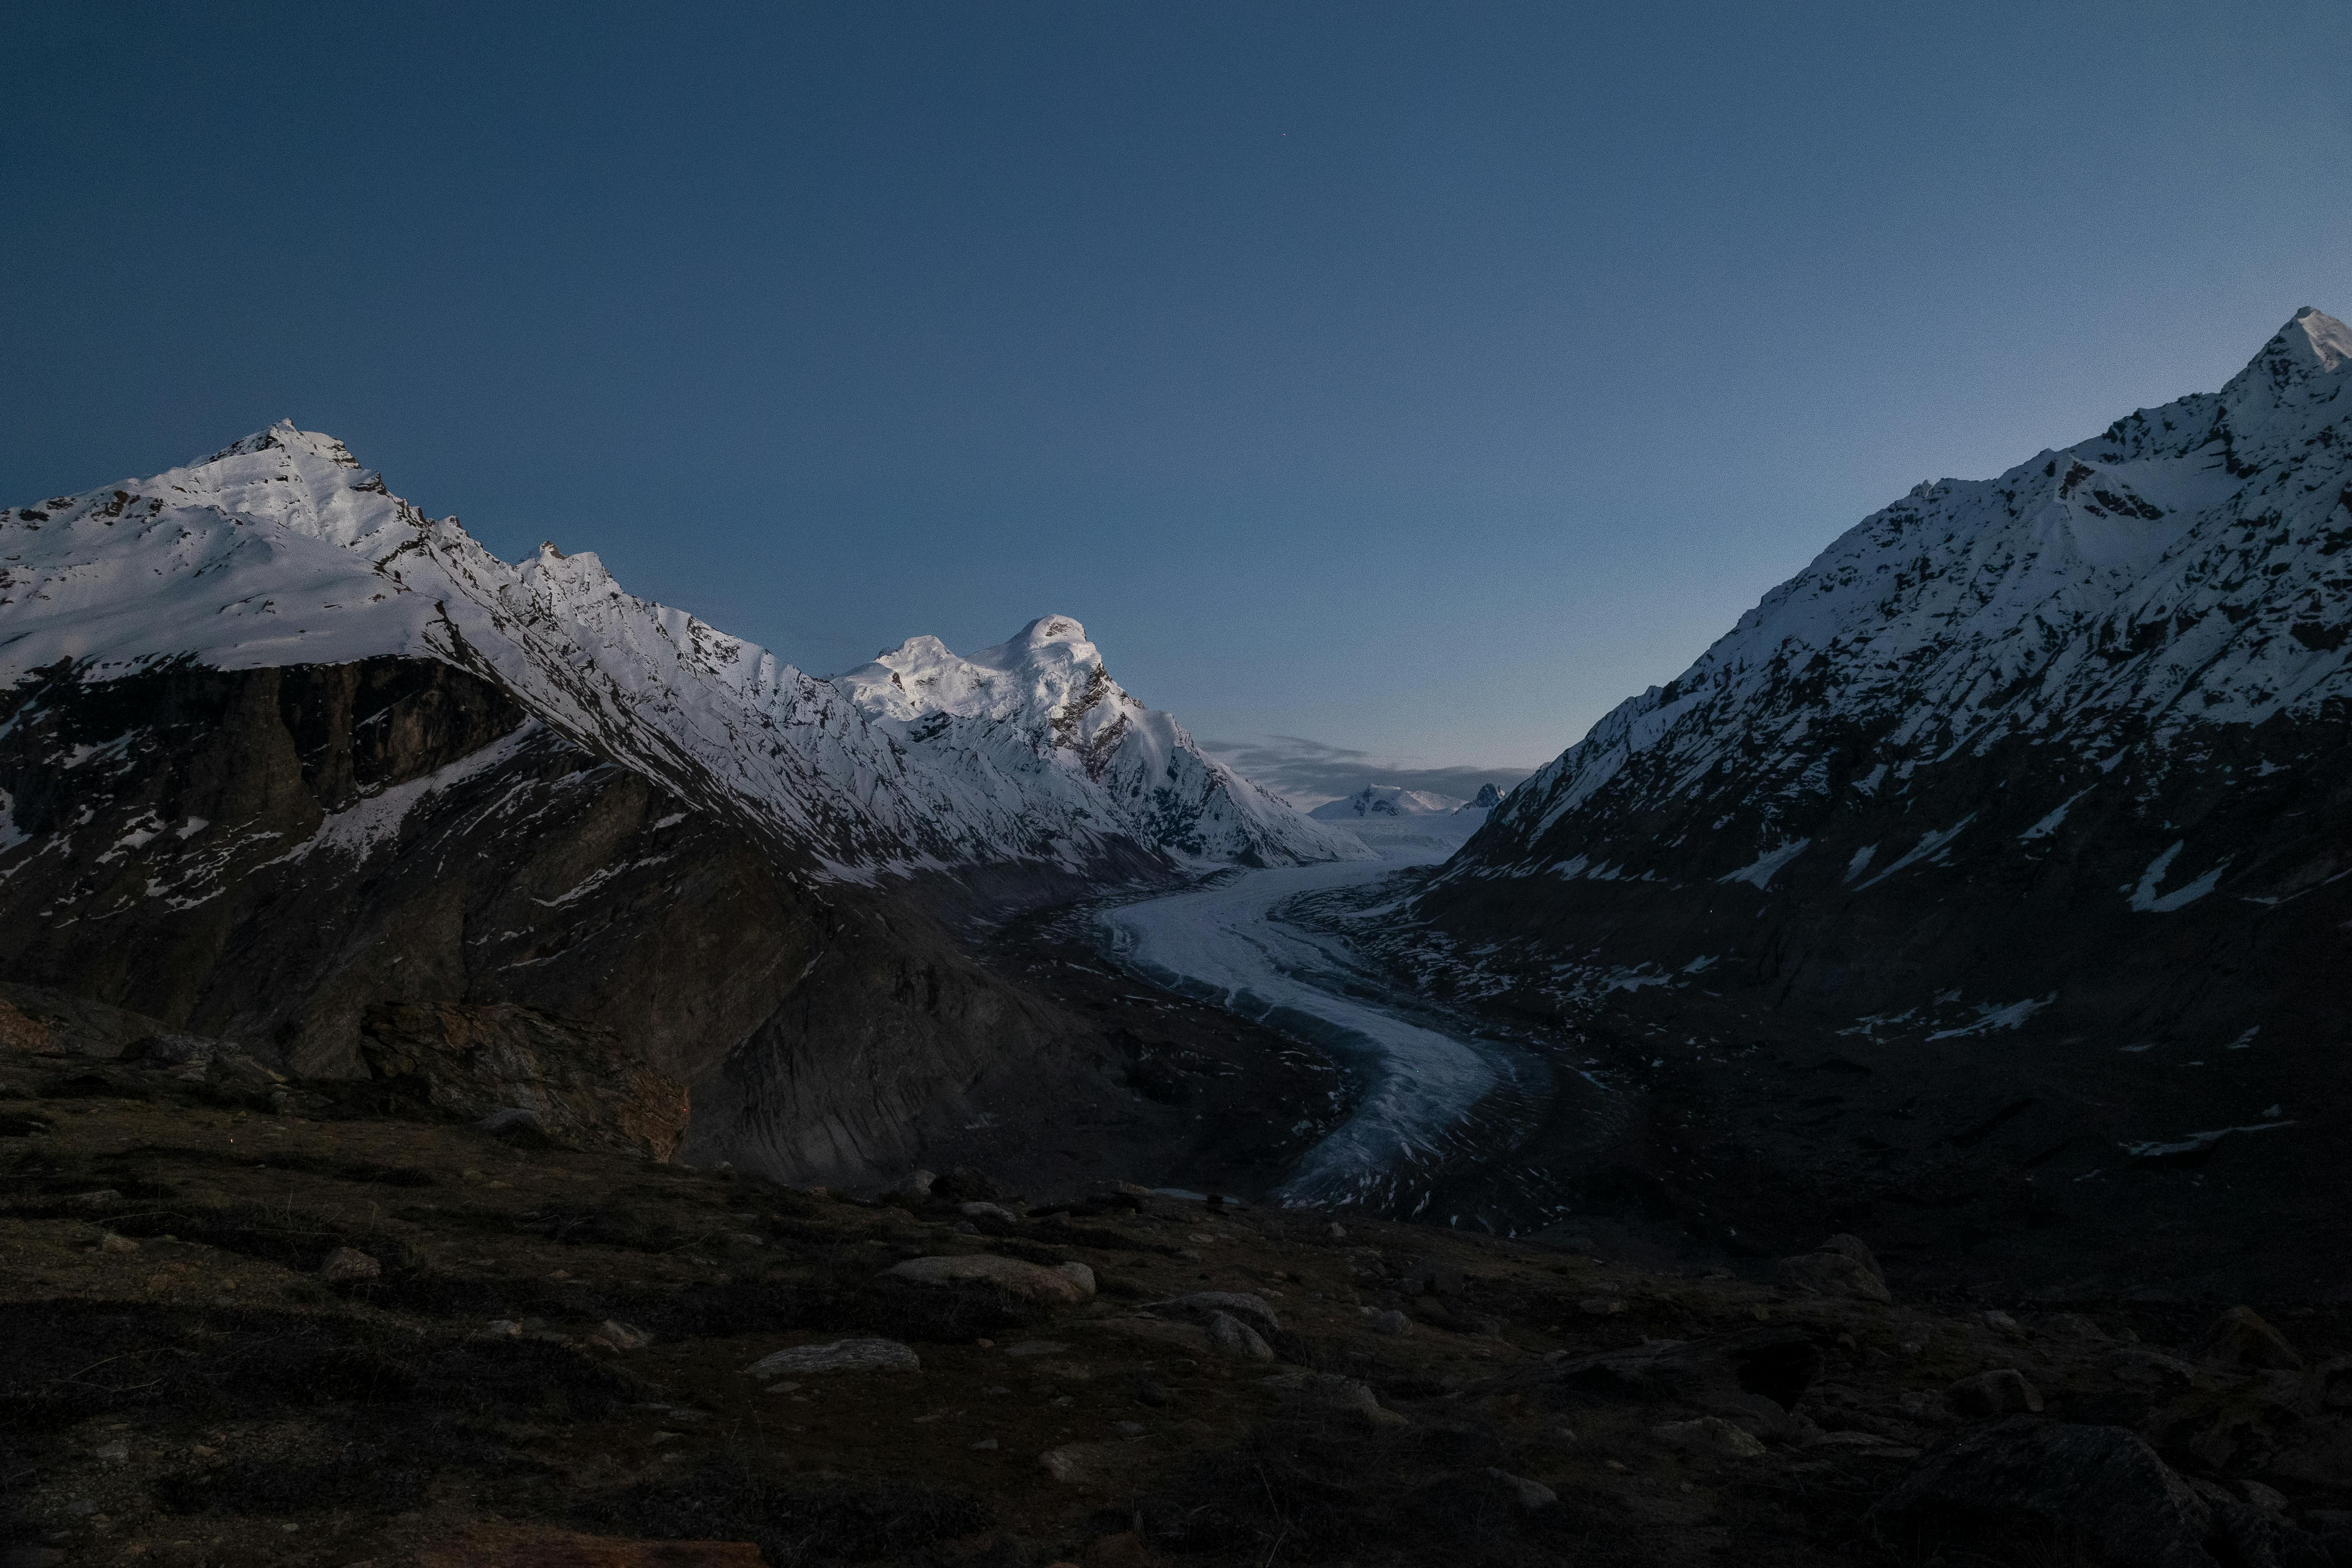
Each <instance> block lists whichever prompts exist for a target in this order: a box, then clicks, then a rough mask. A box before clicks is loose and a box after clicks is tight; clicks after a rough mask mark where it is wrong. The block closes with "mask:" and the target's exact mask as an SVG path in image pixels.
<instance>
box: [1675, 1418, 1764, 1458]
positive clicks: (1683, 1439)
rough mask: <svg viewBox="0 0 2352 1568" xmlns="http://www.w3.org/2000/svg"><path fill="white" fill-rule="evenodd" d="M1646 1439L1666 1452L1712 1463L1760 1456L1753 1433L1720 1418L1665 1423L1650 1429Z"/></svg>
mask: <svg viewBox="0 0 2352 1568" xmlns="http://www.w3.org/2000/svg"><path fill="white" fill-rule="evenodd" d="M1650 1436H1653V1437H1655V1438H1656V1439H1657V1440H1658V1441H1659V1442H1661V1443H1664V1444H1665V1445H1666V1446H1667V1447H1670V1448H1679V1449H1681V1450H1682V1451H1683V1452H1684V1453H1686V1454H1698V1455H1703V1456H1705V1457H1706V1458H1714V1459H1754V1458H1761V1457H1762V1455H1763V1453H1764V1445H1763V1444H1762V1443H1761V1442H1759V1440H1758V1439H1757V1437H1756V1436H1755V1435H1754V1434H1753V1433H1750V1432H1747V1431H1744V1430H1742V1429H1741V1428H1739V1427H1738V1426H1733V1425H1732V1424H1731V1423H1730V1422H1728V1421H1726V1420H1725V1419H1724V1418H1723V1417H1722V1416H1720V1415H1702V1416H1700V1417H1699V1418H1698V1419H1697V1420H1696V1421H1669V1422H1667V1423H1666V1424H1665V1425H1664V1426H1653V1427H1651V1428H1650Z"/></svg>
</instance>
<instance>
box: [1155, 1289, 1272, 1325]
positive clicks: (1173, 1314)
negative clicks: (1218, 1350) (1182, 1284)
mask: <svg viewBox="0 0 2352 1568" xmlns="http://www.w3.org/2000/svg"><path fill="white" fill-rule="evenodd" d="M1143 1310H1145V1311H1147V1312H1150V1313H1153V1314H1156V1315H1157V1316H1160V1317H1163V1318H1182V1319H1185V1320H1187V1321H1192V1322H1197V1323H1203V1324H1205V1323H1206V1322H1208V1321H1209V1320H1210V1319H1211V1318H1213V1317H1214V1316H1215V1315H1216V1314H1217V1313H1219V1312H1225V1313H1230V1314H1231V1315H1232V1316H1234V1317H1236V1318H1239V1319H1241V1320H1242V1321H1244V1322H1246V1323H1248V1324H1249V1325H1250V1326H1252V1327H1253V1328H1255V1329H1256V1330H1257V1331H1258V1332H1260V1333H1262V1334H1278V1333H1280V1332H1282V1320H1281V1319H1280V1318H1278V1317H1276V1316H1275V1311H1274V1309H1273V1308H1272V1307H1271V1306H1269V1305H1267V1304H1266V1300H1265V1297H1263V1296H1255V1295H1252V1294H1250V1293H1249V1292H1247V1291H1244V1290H1195V1291H1193V1292H1192V1294H1190V1295H1186V1296H1171V1297H1170V1298H1169V1299H1168V1300H1164V1301H1153V1302H1151V1303H1150V1304H1149V1305H1148V1306H1146V1307H1145V1308H1144V1309H1143Z"/></svg>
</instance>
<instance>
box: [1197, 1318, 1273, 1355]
mask: <svg viewBox="0 0 2352 1568" xmlns="http://www.w3.org/2000/svg"><path fill="white" fill-rule="evenodd" d="M1209 1342H1210V1343H1211V1344H1213V1345H1215V1346H1216V1347H1217V1349H1218V1350H1220V1351H1222V1352H1224V1353H1225V1354H1226V1355H1229V1356H1231V1357H1233V1358H1234V1360H1236V1361H1272V1360H1273V1359H1274V1347H1273V1346H1272V1345H1269V1344H1267V1343H1266V1342H1265V1341H1264V1340H1262V1339H1260V1338H1259V1337H1258V1332H1257V1331H1256V1330H1255V1329H1253V1328H1251V1327H1250V1326H1249V1325H1248V1324H1247V1323H1244V1322H1243V1321H1241V1320H1240V1319H1239V1318H1236V1317H1234V1315H1233V1314H1232V1313H1230V1312H1219V1313H1216V1314H1215V1315H1214V1316H1213V1317H1211V1318H1210V1320H1209Z"/></svg>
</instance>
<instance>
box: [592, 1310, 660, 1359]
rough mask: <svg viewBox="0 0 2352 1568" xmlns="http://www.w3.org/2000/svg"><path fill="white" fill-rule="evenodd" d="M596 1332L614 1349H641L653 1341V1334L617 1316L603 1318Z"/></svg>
mask: <svg viewBox="0 0 2352 1568" xmlns="http://www.w3.org/2000/svg"><path fill="white" fill-rule="evenodd" d="M596 1332H597V1333H598V1334H599V1335H600V1336H601V1337H602V1338H603V1339H604V1342H605V1343H606V1344H608V1345H611V1346H612V1347H613V1348H614V1350H616V1351H641V1350H643V1349H645V1348H646V1346H647V1345H649V1344H651V1343H653V1342H654V1337H653V1335H651V1334H649V1333H647V1332H646V1331H645V1330H643V1329H640V1328H636V1327H635V1326H633V1325H631V1324H628V1323H625V1322H622V1321H620V1320H618V1319H617V1318H607V1319H605V1320H604V1322H603V1324H602V1325H600V1326H599V1327H598V1329H597V1331H596Z"/></svg>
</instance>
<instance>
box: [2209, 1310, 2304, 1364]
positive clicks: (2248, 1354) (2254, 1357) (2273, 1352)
mask: <svg viewBox="0 0 2352 1568" xmlns="http://www.w3.org/2000/svg"><path fill="white" fill-rule="evenodd" d="M2197 1355H2198V1359H2199V1360H2200V1361H2203V1362H2206V1363H2210V1364H2212V1365H2215V1366H2226V1367H2234V1368H2236V1369H2238V1370H2240V1371H2244V1372H2261V1371H2276V1372H2297V1371H2300V1370H2302V1367H2303V1357H2302V1356H2301V1355H2299V1354H2297V1353H2296V1352H2295V1348H2294V1346H2293V1345H2291V1344H2289V1343H2287V1339H2286V1336H2285V1335H2284V1334H2283V1333H2280V1332H2279V1331H2277V1330H2276V1329H2274V1328H2273V1327H2271V1326H2270V1324H2268V1323H2266V1322H2264V1321H2263V1320H2262V1318H2261V1316H2260V1315H2259V1314H2257V1313H2256V1312H2255V1311H2254V1310H2253V1309H2252V1308H2251V1307H2232V1308H2231V1309H2230V1310H2228V1311H2226V1312H2224V1313H2222V1314H2221V1316H2220V1317H2219V1318H2217V1319H2215V1320H2214V1321H2213V1326H2212V1327H2211V1328H2210V1329H2208V1330H2206V1331H2205V1340H2204V1342H2203V1343H2202V1344H2200V1345H2199V1346H2198V1348H2197Z"/></svg>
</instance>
